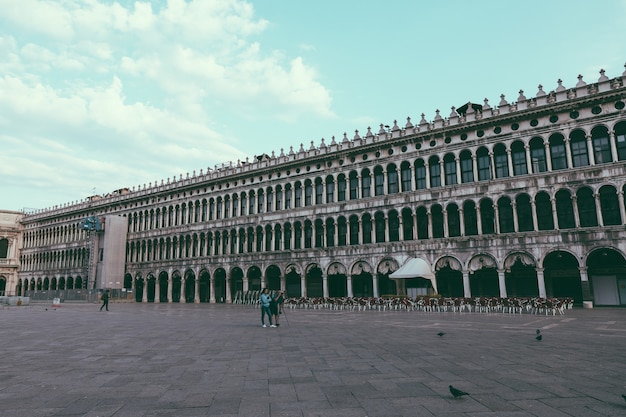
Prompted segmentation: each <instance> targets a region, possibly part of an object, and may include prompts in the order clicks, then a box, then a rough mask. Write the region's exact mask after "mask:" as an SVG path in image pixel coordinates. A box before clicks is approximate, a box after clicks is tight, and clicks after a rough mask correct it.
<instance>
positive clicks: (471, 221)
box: [463, 200, 478, 236]
mask: <svg viewBox="0 0 626 417" xmlns="http://www.w3.org/2000/svg"><path fill="white" fill-rule="evenodd" d="M463 223H465V236H475V235H477V234H478V214H477V213H476V203H474V202H473V201H472V200H468V201H466V202H464V203H463Z"/></svg>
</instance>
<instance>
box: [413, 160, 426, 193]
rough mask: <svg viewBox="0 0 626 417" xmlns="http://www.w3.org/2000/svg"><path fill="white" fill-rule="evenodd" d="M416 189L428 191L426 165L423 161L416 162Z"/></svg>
mask: <svg viewBox="0 0 626 417" xmlns="http://www.w3.org/2000/svg"><path fill="white" fill-rule="evenodd" d="M415 188H416V189H418V190H424V189H426V165H425V164H424V160H423V159H418V160H417V161H415Z"/></svg>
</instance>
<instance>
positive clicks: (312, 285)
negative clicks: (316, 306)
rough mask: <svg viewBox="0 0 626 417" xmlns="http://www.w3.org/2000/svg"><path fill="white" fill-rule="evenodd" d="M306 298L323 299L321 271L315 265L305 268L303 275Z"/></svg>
mask: <svg viewBox="0 0 626 417" xmlns="http://www.w3.org/2000/svg"><path fill="white" fill-rule="evenodd" d="M305 282H306V296H307V297H323V296H324V288H323V285H322V270H321V269H320V267H319V266H318V265H316V264H311V265H309V266H308V267H307V270H306V274H305Z"/></svg>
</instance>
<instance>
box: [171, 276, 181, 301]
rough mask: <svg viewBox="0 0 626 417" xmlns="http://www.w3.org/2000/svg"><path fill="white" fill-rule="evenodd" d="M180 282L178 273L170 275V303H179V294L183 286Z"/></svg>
mask: <svg viewBox="0 0 626 417" xmlns="http://www.w3.org/2000/svg"><path fill="white" fill-rule="evenodd" d="M182 281H183V280H182V277H181V276H180V272H178V271H174V272H173V273H172V303H180V294H181V291H182V286H183V283H182Z"/></svg>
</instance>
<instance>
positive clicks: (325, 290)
mask: <svg viewBox="0 0 626 417" xmlns="http://www.w3.org/2000/svg"><path fill="white" fill-rule="evenodd" d="M322 295H323V296H324V297H325V298H327V297H328V275H327V274H326V273H325V272H322Z"/></svg>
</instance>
